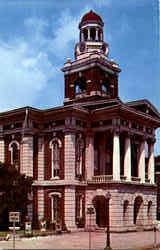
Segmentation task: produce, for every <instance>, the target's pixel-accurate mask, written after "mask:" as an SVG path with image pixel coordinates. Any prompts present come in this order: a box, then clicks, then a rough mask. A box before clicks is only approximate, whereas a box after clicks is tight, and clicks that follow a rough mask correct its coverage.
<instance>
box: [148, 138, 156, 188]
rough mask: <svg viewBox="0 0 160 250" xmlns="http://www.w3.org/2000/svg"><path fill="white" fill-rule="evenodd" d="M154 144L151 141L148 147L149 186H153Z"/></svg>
mask: <svg viewBox="0 0 160 250" xmlns="http://www.w3.org/2000/svg"><path fill="white" fill-rule="evenodd" d="M154 143H155V141H152V142H151V143H150V145H149V161H148V179H149V180H150V183H151V184H155V177H154V172H155V169H154Z"/></svg>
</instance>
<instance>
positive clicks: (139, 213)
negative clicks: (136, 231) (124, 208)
mask: <svg viewBox="0 0 160 250" xmlns="http://www.w3.org/2000/svg"><path fill="white" fill-rule="evenodd" d="M143 222H144V221H143V199H142V197H141V196H137V197H136V199H135V201H134V208H133V223H134V224H135V225H136V226H142V225H143Z"/></svg>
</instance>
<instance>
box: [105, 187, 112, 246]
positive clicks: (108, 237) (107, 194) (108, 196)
mask: <svg viewBox="0 0 160 250" xmlns="http://www.w3.org/2000/svg"><path fill="white" fill-rule="evenodd" d="M105 197H106V201H107V230H106V247H105V248H104V250H107V249H112V248H111V247H110V223H109V219H110V216H109V200H110V199H111V194H110V192H107V193H106V196H105Z"/></svg>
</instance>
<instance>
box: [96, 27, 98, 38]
mask: <svg viewBox="0 0 160 250" xmlns="http://www.w3.org/2000/svg"><path fill="white" fill-rule="evenodd" d="M96 41H98V29H96Z"/></svg>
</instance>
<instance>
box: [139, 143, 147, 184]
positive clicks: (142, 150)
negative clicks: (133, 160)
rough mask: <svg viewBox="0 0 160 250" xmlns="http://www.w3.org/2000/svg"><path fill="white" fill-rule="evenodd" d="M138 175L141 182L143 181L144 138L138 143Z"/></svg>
mask: <svg viewBox="0 0 160 250" xmlns="http://www.w3.org/2000/svg"><path fill="white" fill-rule="evenodd" d="M138 177H140V178H141V180H140V182H141V183H145V140H142V141H141V144H140V152H139V161H138Z"/></svg>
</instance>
